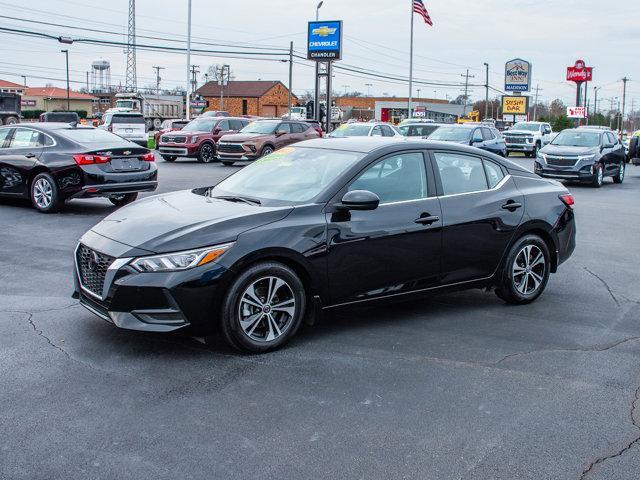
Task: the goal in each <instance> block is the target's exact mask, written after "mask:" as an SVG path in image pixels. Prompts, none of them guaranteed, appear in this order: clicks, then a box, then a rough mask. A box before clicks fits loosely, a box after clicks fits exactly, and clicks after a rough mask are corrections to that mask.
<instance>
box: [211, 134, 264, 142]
mask: <svg viewBox="0 0 640 480" xmlns="http://www.w3.org/2000/svg"><path fill="white" fill-rule="evenodd" d="M269 137H271V135H269V134H264V133H231V134H227V135H224V136H223V137H222V138H221V140H222V141H223V142H246V141H247V140H258V139H260V138H269Z"/></svg>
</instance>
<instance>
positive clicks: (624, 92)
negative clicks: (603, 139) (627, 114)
mask: <svg viewBox="0 0 640 480" xmlns="http://www.w3.org/2000/svg"><path fill="white" fill-rule="evenodd" d="M628 81H629V79H628V78H627V77H624V78H623V79H622V114H621V115H620V116H621V119H620V135H622V131H623V130H624V107H625V103H626V101H627V82H628Z"/></svg>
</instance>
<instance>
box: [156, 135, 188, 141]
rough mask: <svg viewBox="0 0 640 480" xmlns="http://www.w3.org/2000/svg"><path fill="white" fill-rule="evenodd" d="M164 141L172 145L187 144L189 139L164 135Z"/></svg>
mask: <svg viewBox="0 0 640 480" xmlns="http://www.w3.org/2000/svg"><path fill="white" fill-rule="evenodd" d="M162 141H163V142H171V143H186V142H187V137H174V136H173V135H164V136H163V137H162Z"/></svg>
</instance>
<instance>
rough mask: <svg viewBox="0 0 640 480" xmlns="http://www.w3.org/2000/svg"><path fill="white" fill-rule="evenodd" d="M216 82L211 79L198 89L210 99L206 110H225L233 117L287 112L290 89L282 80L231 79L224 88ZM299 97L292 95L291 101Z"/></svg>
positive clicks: (280, 114)
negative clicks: (221, 97) (221, 98)
mask: <svg viewBox="0 0 640 480" xmlns="http://www.w3.org/2000/svg"><path fill="white" fill-rule="evenodd" d="M220 90H221V87H220V85H218V83H217V82H208V83H206V84H204V85H203V86H201V87H200V88H199V89H197V90H196V94H197V95H200V96H201V97H203V98H204V99H205V100H208V101H209V106H208V108H207V110H225V111H227V112H229V113H230V114H231V115H233V116H240V115H257V116H260V117H280V116H282V115H284V114H285V113H287V109H288V101H289V90H288V89H287V87H285V86H284V85H283V84H282V82H280V81H266V80H256V81H231V82H229V84H228V85H227V86H225V87H224V90H222V95H223V100H222V105H221V102H220V93H221V91H220ZM297 103H298V98H297V97H296V96H295V95H293V94H292V95H291V104H292V105H296V104H297Z"/></svg>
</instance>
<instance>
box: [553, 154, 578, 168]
mask: <svg viewBox="0 0 640 480" xmlns="http://www.w3.org/2000/svg"><path fill="white" fill-rule="evenodd" d="M577 161H578V159H577V158H570V157H549V156H548V157H547V164H549V165H555V166H556V167H573V166H574V165H575V164H576V162H577Z"/></svg>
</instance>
